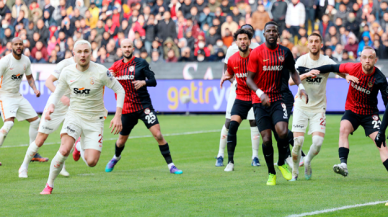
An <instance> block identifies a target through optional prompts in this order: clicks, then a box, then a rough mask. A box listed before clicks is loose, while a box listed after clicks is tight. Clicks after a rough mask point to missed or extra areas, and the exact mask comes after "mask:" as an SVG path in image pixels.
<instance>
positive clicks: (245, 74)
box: [236, 73, 248, 78]
mask: <svg viewBox="0 0 388 217" xmlns="http://www.w3.org/2000/svg"><path fill="white" fill-rule="evenodd" d="M236 77H237V78H246V77H248V73H237V74H236Z"/></svg>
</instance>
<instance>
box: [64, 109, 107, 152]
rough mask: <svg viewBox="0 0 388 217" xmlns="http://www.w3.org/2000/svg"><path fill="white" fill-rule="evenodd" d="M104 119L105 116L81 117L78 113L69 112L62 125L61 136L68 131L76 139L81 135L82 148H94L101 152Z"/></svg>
mask: <svg viewBox="0 0 388 217" xmlns="http://www.w3.org/2000/svg"><path fill="white" fill-rule="evenodd" d="M104 120H105V119H104V118H103V119H97V118H96V119H94V120H92V119H90V118H88V119H87V118H81V117H80V116H78V115H74V113H69V112H68V113H67V114H66V117H65V122H64V123H63V126H62V130H61V136H62V134H65V133H66V134H67V135H69V136H71V137H73V138H74V139H75V140H77V139H78V137H80V136H81V147H82V149H94V150H97V151H100V152H101V150H102V141H103V133H104Z"/></svg>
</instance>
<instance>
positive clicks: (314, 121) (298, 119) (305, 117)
mask: <svg viewBox="0 0 388 217" xmlns="http://www.w3.org/2000/svg"><path fill="white" fill-rule="evenodd" d="M309 123H310V126H309V132H308V134H309V135H310V134H312V133H314V132H321V133H325V132H326V113H325V112H324V111H322V112H318V113H316V112H309V111H305V110H302V109H298V108H294V118H293V120H292V132H294V133H295V132H298V133H306V129H307V126H308V125H309Z"/></svg>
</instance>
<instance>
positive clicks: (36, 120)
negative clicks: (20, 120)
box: [30, 117, 40, 128]
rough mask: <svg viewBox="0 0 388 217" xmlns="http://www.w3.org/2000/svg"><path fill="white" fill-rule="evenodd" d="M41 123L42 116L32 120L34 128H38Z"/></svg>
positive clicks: (31, 123) (31, 124)
mask: <svg viewBox="0 0 388 217" xmlns="http://www.w3.org/2000/svg"><path fill="white" fill-rule="evenodd" d="M39 123H40V118H39V117H36V118H34V120H32V121H31V122H30V126H31V127H34V128H38V127H39Z"/></svg>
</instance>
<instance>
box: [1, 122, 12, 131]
mask: <svg viewBox="0 0 388 217" xmlns="http://www.w3.org/2000/svg"><path fill="white" fill-rule="evenodd" d="M13 124H14V123H13V121H6V122H4V125H3V127H2V128H1V131H3V133H4V134H7V133H8V132H9V131H10V130H11V129H12V127H13Z"/></svg>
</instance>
